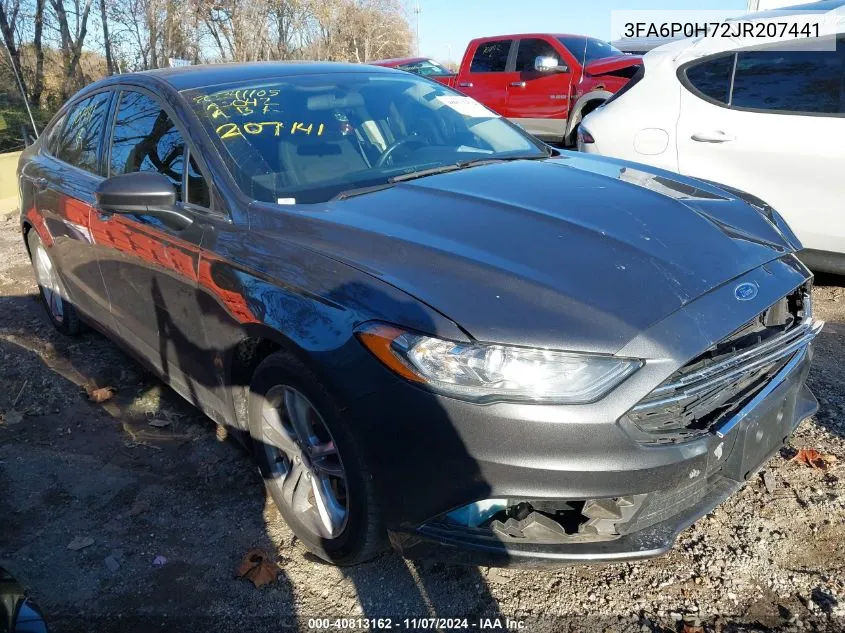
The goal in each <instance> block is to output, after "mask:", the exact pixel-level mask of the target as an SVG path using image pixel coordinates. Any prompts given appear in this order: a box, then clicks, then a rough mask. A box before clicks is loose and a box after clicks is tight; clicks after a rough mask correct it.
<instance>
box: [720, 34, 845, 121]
mask: <svg viewBox="0 0 845 633" xmlns="http://www.w3.org/2000/svg"><path fill="white" fill-rule="evenodd" d="M843 78H845V68H843V63H842V54H841V53H840V52H838V51H782V50H777V51H774V50H773V51H748V52H744V53H739V55H738V57H737V61H736V74H735V75H734V86H733V98H732V100H731V105H732V106H734V107H738V108H751V109H755V110H775V111H785V112H806V113H831V114H832V113H837V112H842V104H841V100H842V84H843Z"/></svg>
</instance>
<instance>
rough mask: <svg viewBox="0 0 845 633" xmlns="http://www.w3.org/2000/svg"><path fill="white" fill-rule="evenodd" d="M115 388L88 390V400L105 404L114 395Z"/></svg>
mask: <svg viewBox="0 0 845 633" xmlns="http://www.w3.org/2000/svg"><path fill="white" fill-rule="evenodd" d="M114 391H115V389H114V387H100V388H99V389H88V399H89V400H91V401H93V402H97V403H100V402H105V401H106V400H110V399H111V397H112V396H113V395H114Z"/></svg>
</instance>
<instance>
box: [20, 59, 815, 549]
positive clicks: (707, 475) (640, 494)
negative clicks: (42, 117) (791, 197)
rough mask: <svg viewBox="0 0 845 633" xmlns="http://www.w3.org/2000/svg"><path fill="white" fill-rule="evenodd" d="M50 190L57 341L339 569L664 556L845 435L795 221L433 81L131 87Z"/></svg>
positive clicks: (104, 90)
mask: <svg viewBox="0 0 845 633" xmlns="http://www.w3.org/2000/svg"><path fill="white" fill-rule="evenodd" d="M19 175H20V191H21V198H22V204H21V209H22V212H21V228H22V232H23V237H24V240H25V242H26V245H27V247H28V250H29V254H30V256H31V259H32V263H33V267H34V271H35V274H36V276H37V280H38V284H39V286H40V292H41V298H42V300H43V304H44V306H45V308H46V311H47V314H48V315H49V318H50V320H51V321H52V322H53V324H54V325H55V326H56V327H57V328H58V329H59V330H61V331H62V332H64V333H66V334H68V335H73V334H76V333H77V332H79V331H81V330H82V329H83V328H84V326H85V325H88V326H92V327H94V328H95V329H97V330H100V331H102V332H103V333H105V334H106V335H107V336H109V337H110V338H112V339H114V340H115V341H117V342H118V343H120V344H121V345H122V346H123V347H124V348H125V349H126V350H127V351H128V352H130V353H131V354H132V355H134V356H136V357H137V358H138V359H139V360H140V361H142V362H143V363H145V364H146V365H147V366H149V367H150V368H151V369H152V370H153V371H154V372H156V373H157V374H158V375H160V376H161V377H162V379H163V380H164V381H165V382H166V383H167V384H169V385H170V386H172V387H173V389H175V390H176V391H177V392H178V393H180V394H182V395H183V396H184V397H185V398H186V399H188V400H189V401H190V402H192V403H193V404H194V405H196V406H197V407H198V408H199V409H201V410H202V411H203V412H204V413H205V414H207V415H208V416H209V417H211V418H212V419H214V420H215V421H217V422H218V423H220V424H223V425H226V427H228V428H229V429H231V431H232V434H233V435H234V436H236V437H240V438H241V439H242V440H243V441H244V442H246V443H247V445H248V446H249V447H250V449H251V450H252V452H253V453H254V456H255V460H256V462H257V464H258V467H259V469H260V472H261V473H262V475H263V478H264V481H265V482H266V487H267V490H268V492H269V494H270V496H271V497H272V499H273V501H274V502H275V504H276V505H277V506H278V508H279V510H280V511H281V514H282V516H283V517H284V518H285V520H286V521H287V522H288V524H289V525H290V527H291V529H292V530H293V531H294V533H295V534H296V535H297V536H298V537H299V538H300V539H301V540H302V541H303V542H304V543H305V544H307V546H308V547H309V548H310V549H311V550H312V551H313V552H314V553H316V554H317V555H318V556H320V557H322V558H324V559H326V560H329V561H332V562H334V563H337V564H353V563H357V562H360V561H363V560H366V559H368V558H371V557H373V556H375V555H376V554H378V553H379V552H381V551H382V550H383V549H385V548H386V547H387V546H388V544H391V545H393V546H394V547H395V548H397V549H399V550H400V551H402V552H403V553H404V554H406V555H407V556H410V557H418V556H447V557H449V558H450V559H451V560H466V561H475V562H485V563H487V564H509V563H528V564H530V563H551V564H560V563H564V562H577V561H592V560H615V559H631V558H642V557H648V556H654V555H657V554H660V553H662V552H665V551H666V550H668V549H669V548H670V547H671V546H672V543H673V541H674V539H675V537H676V535H677V534H678V533H679V532H680V531H681V530H683V529H684V528H686V527H687V526H688V525H690V524H691V523H692V522H693V521H695V520H696V519H697V518H698V517H700V516H702V515H704V514H705V513H707V512H709V511H710V510H711V509H712V508H714V507H715V506H716V505H717V504H719V503H720V502H722V501H723V500H724V499H725V498H726V497H728V496H729V495H730V494H732V493H733V492H735V491H736V490H737V489H738V488H739V487H740V486H741V485H742V483H743V481H745V480H746V479H747V478H748V477H749V476H750V475H751V474H752V473H754V472H755V471H756V470H757V469H758V468H759V467H760V466H761V465H762V464H763V463H764V462H765V460H766V459H767V458H768V457H769V456H770V455H772V453H774V452H775V451H777V450H778V448H779V447H780V446H781V445H782V443H783V442H784V441H786V439H787V438H788V436H789V435H790V433H791V432H792V431H793V429H794V428H795V427H796V425H797V424H798V423H799V422H800V421H801V420H803V419H804V418H806V417H808V416H810V415H811V414H813V412H814V411H815V410H816V408H817V403H816V400H815V398H814V397H813V395H812V394H811V393H810V391H809V390H808V389H807V387H806V386H805V384H804V382H805V378H806V376H807V372H808V371H809V363H810V357H811V341H812V339H813V338H814V337H815V336H816V334H817V333H818V332H819V330H820V329H821V327H822V323H821V322H819V321H816V320H814V318H813V313H812V306H811V301H810V296H811V293H810V289H811V283H812V277H811V275H810V273H809V272H808V270H807V269H806V268H805V267H804V266H803V265H802V264H801V263H800V262H799V261H798V259H796V257H795V251H796V249H798V248H800V244H799V242H798V240H797V239H796V237H795V236H794V234H793V233H792V232H791V231H790V229H789V228H788V227H787V226H786V225H785V224H784V222H783V220H782V219H781V217H780V216H779V215H778V214H777V212H775V211H774V210H772V209H771V208H769V207H766V206H765V205H761V204H759V203H758V202H757V201H756V199H755V198H753V197H750V196H747V195H745V194H743V193H741V192H739V191H736V190H733V189H730V190H723V189H721V188H718V187H717V186H714V185H711V184H706V183H702V182H698V181H695V180H691V179H688V178H684V177H682V176H678V175H675V174H670V173H668V172H663V171H660V170H656V169H654V170H652V169H650V168H645V167H642V166H638V165H635V164H632V163H627V162H624V161H619V160H614V159H609V158H601V157H590V156H584V155H580V154H575V153H561V152H558V151H556V150H553V149H551V148H549V147H547V146H546V145H544V144H542V143H540V142H539V141H537V140H535V139H533V138H532V137H530V136H528V135H527V134H525V133H524V132H522V131H521V130H520V129H519V128H518V127H516V126H514V125H512V124H510V123H508V122H507V121H506V120H505V119H502V118H500V117H499V116H498V115H496V114H494V113H493V112H491V111H489V110H487V109H486V108H485V107H484V106H482V105H480V104H478V103H477V102H475V101H473V100H472V99H470V98H468V97H465V96H462V95H460V94H458V93H455V92H453V91H451V90H450V89H448V88H446V87H445V86H442V85H440V84H437V83H434V82H431V81H428V80H426V79H423V78H421V77H417V76H414V75H411V74H409V73H404V72H401V71H397V70H393V69H389V68H377V67H367V66H355V65H342V64H310V63H309V64H276V63H270V64H249V65H222V66H210V67H192V68H181V69H179V68H176V69H167V70H160V71H154V72H150V73H141V74H126V75H119V76H115V77H110V78H108V79H105V80H103V81H100V82H97V83H95V84H92V85H90V86H88V87H87V88H85V89H84V90H83V91H81V92H80V93H78V94H77V95H75V96H74V97H73V98H72V99H71V100H70V101H69V102H68V103H67V104H66V105H65V106H64V107H63V108H62V109H61V110H60V112H59V113H58V114H57V115H56V117H55V119H54V120H53V121H52V122H51V124H50V125H49V126H48V128H47V129H46V130H45V132H44V134H42V135H41V138H40V139H39V141H38V142H37V143H35V144H34V145H33V146H32V147H30V148H29V149H27V150H26V151H25V152H24V154H23V155H22V157H21V161H20V166H19Z"/></svg>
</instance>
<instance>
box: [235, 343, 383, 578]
mask: <svg viewBox="0 0 845 633" xmlns="http://www.w3.org/2000/svg"><path fill="white" fill-rule="evenodd" d="M306 405H307V406H306ZM309 407H310V408H309ZM303 411H307V414H305V415H300V414H299V413H297V412H300V413H301V412H303ZM274 412H275V413H274ZM276 416H277V417H276ZM294 418H296V419H297V420H299V423H297V422H295V421H294ZM303 419H304V420H307V424H305V425H306V426H308V428H309V429H310V430H309V431H308V432H307V433H303V432H300V433H298V434H297V430H296V429H299V430H300V431H301V429H302V427H303V425H304V423H303V422H302V420H303ZM268 420H269V421H268ZM248 422H249V432H250V436H251V438H252V442H253V449H254V454H255V458H256V461H257V462H258V467H259V470H260V471H261V475H262V477H263V478H264V483H265V486H266V487H267V491H268V492H269V494H270V496H271V497H272V499H273V502H274V503H275V504H276V507H278V509H279V512H280V513H281V515H282V517H283V518H284V519H285V521H286V522H287V524H288V526H290V528H291V530H293V533H294V534H295V535H296V536H297V538H299V539H300V540H301V541H302V542H303V543H304V544H305V545H306V546H307V547H308V549H309V550H310V551H311V552H313V553H314V554H316V555H317V556H319V557H320V558H322V559H323V560H325V561H328V562H330V563H333V564H335V565H356V564H358V563H362V562H364V561H367V560H369V559H371V558H373V557H375V556H377V555H378V554H380V553H381V552H382V551H384V550H385V549H386V546H387V532H386V529H385V527H384V520H383V516H382V512H381V510H380V508H379V505H378V502H377V498H376V492H375V486H374V483H373V477H372V475H371V474H370V471H369V469H368V468H367V465H366V464H365V462H364V459H363V457H362V453H361V451H360V450H359V449H358V446H357V443H356V441H355V439H354V437H353V436H352V433H351V432H350V430H349V427H348V425H347V424H345V422H344V420H343V417H342V415H341V413H340V411H339V409H338V407H337V405H336V404H335V402H334V400H333V399H332V397H331V395H330V394H329V393H328V392H327V391H326V390H325V388H324V387H323V386H322V385H321V384H320V383H319V381H318V380H317V379H316V377H315V376H314V374H313V373H312V372H311V371H309V369H308V368H307V367H306V366H305V365H304V364H303V363H302V362H301V361H300V360H299V359H297V358H296V357H295V356H293V355H291V354H289V353H287V352H284V351H280V352H275V353H273V354H271V355H270V356H268V357H267V358H265V359H264V361H262V362H261V364H260V365H259V366H258V367H257V368H256V370H255V372H254V373H253V376H252V380H251V382H250V393H249V406H248ZM271 427H272V430H271ZM277 427H279V428H281V429H282V433H279V432H278V430H277ZM319 428H322V431H320V430H318V429H319ZM306 437H309V438H311V437H313V438H316V439H303V438H306ZM291 442H293V445H291ZM282 446H283V447H284V448H285V450H280V449H279V447H282ZM338 466H339V469H340V471H341V472H343V477H342V478H341V477H339V476H334V475H327V474H326V473H331V472H335V473H336V472H337V471H338ZM303 472H304V474H303ZM297 473H298V475H297ZM318 482H319V483H318ZM318 491H322V492H320V493H318ZM318 494H319V499H318ZM341 506H343V507H344V509H345V513H344V515H343V518H342V522H341V519H340V511H339V510H338V508H339V507H341ZM330 509H331V511H330Z"/></svg>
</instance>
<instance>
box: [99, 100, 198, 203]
mask: <svg viewBox="0 0 845 633" xmlns="http://www.w3.org/2000/svg"><path fill="white" fill-rule="evenodd" d="M136 171H156V172H158V173H160V174H163V175H164V176H167V177H168V178H169V179H170V181H171V182H172V183H173V186H174V187H176V192H177V196H178V198H179V200H181V199H182V180H183V176H184V172H185V141H184V140H182V136H181V135H180V134H179V132H178V130H177V129H176V126H175V125H174V124H173V121H172V120H171V118H170V117H169V116H168V115H167V112H165V111H164V110H163V109H162V108H161V106H160V105H159V104H158V103H156V101H155V100H154V99H152V98H151V97H148V96H147V95H145V94H142V93H140V92H130V91H124V92H122V93H121V95H120V102H119V103H118V106H117V116H116V117H115V121H114V132H113V133H112V142H111V153H110V155H109V175H111V176H116V175H118V174H128V173H131V172H136Z"/></svg>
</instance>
